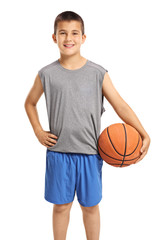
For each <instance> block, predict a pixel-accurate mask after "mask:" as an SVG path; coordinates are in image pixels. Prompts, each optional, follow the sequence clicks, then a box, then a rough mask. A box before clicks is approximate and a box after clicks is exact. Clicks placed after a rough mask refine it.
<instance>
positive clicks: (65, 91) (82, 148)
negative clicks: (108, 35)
mask: <svg viewBox="0 0 160 240" xmlns="http://www.w3.org/2000/svg"><path fill="white" fill-rule="evenodd" d="M105 72H108V70H106V69H105V68H103V67H102V66H101V65H98V64H96V63H94V62H92V61H90V60H87V62H86V63H85V65H83V66H82V67H81V68H79V69H75V70H70V69H66V68H64V67H63V66H62V65H61V64H60V62H59V60H56V61H54V62H52V63H50V64H48V65H46V66H44V67H43V68H41V69H40V70H39V71H38V75H39V77H40V79H41V82H42V85H43V90H44V94H45V100H46V107H47V113H48V121H49V129H50V132H51V133H52V134H54V135H56V136H57V137H58V139H57V143H56V144H55V145H54V146H52V147H48V148H47V149H48V150H51V151H56V152H66V153H67V152H71V153H84V154H98V147H97V144H98V138H99V135H100V128H101V115H102V114H103V112H104V111H105V108H104V106H103V100H104V96H103V94H102V83H103V79H104V74H105Z"/></svg>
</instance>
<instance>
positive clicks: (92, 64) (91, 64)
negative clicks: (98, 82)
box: [88, 60, 108, 76]
mask: <svg viewBox="0 0 160 240" xmlns="http://www.w3.org/2000/svg"><path fill="white" fill-rule="evenodd" d="M88 66H89V67H90V68H91V69H92V70H94V71H97V72H99V73H101V74H102V75H103V76H104V74H105V73H106V72H108V70H107V69H106V68H104V67H103V66H102V65H100V64H98V63H95V62H93V61H91V60H89V62H88Z"/></svg>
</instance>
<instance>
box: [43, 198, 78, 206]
mask: <svg viewBox="0 0 160 240" xmlns="http://www.w3.org/2000/svg"><path fill="white" fill-rule="evenodd" d="M44 199H45V200H46V201H47V202H50V203H53V204H66V203H70V202H73V200H74V199H72V200H68V201H66V202H63V201H62V202H57V201H54V200H51V199H49V198H47V197H44Z"/></svg>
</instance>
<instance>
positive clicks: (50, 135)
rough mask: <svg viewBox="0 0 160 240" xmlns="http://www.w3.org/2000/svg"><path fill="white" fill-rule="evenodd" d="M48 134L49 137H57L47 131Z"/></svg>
mask: <svg viewBox="0 0 160 240" xmlns="http://www.w3.org/2000/svg"><path fill="white" fill-rule="evenodd" d="M48 136H49V137H52V138H56V139H58V137H57V136H56V135H54V134H52V133H49V134H48Z"/></svg>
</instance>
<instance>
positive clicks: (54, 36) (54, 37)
mask: <svg viewBox="0 0 160 240" xmlns="http://www.w3.org/2000/svg"><path fill="white" fill-rule="evenodd" d="M52 39H53V41H54V42H55V43H57V39H56V35H55V34H54V33H53V34H52Z"/></svg>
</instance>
